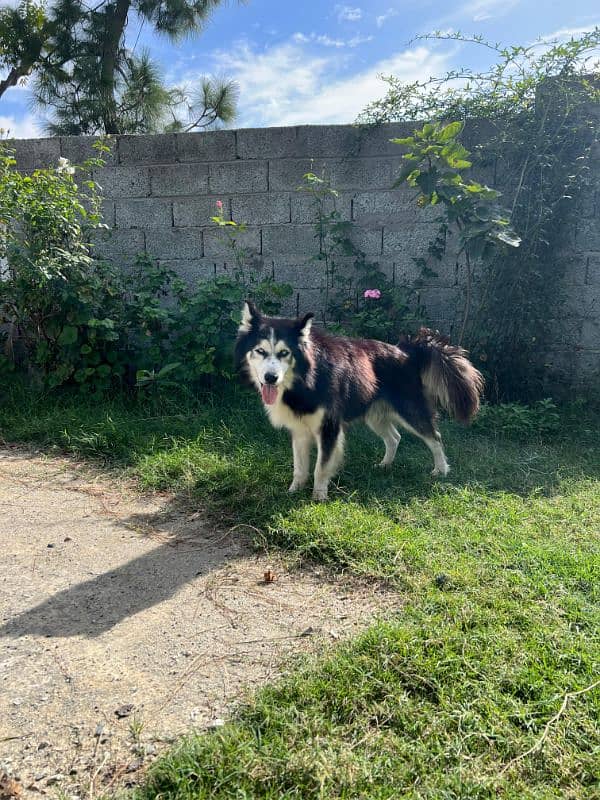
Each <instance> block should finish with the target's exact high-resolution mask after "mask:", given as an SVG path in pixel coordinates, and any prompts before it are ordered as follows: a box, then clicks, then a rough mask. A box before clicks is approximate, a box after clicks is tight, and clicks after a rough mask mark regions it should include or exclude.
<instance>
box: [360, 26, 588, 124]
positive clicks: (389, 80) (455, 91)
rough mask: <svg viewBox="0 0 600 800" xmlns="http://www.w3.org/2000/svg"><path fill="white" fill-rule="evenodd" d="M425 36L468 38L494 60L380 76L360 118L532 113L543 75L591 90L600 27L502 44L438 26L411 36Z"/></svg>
mask: <svg viewBox="0 0 600 800" xmlns="http://www.w3.org/2000/svg"><path fill="white" fill-rule="evenodd" d="M427 40H433V41H435V42H439V41H450V42H458V43H460V44H463V45H469V44H473V45H475V46H476V47H477V48H479V49H483V50H487V51H489V53H491V54H492V57H493V58H494V59H495V62H494V63H493V64H491V66H490V67H489V68H488V69H487V70H482V71H481V72H476V71H474V70H472V69H470V68H469V67H462V68H460V69H458V70H451V71H449V72H447V73H446V74H445V75H442V76H434V77H430V78H428V79H426V80H424V81H414V82H412V83H405V82H403V81H402V80H400V79H399V78H397V77H396V76H394V75H388V76H384V77H383V80H384V82H385V83H386V84H387V86H388V91H387V93H386V95H385V96H384V97H383V98H382V99H380V100H376V101H374V102H373V103H370V104H369V105H368V106H367V108H366V109H365V110H364V111H363V112H362V114H361V115H360V117H359V120H360V122H362V123H365V124H380V123H382V122H397V121H401V122H403V121H406V120H449V119H455V120H463V121H464V120H467V119H489V120H492V121H493V122H500V123H502V122H503V121H509V122H511V123H513V122H514V121H515V120H516V119H522V120H527V119H528V118H529V117H530V115H531V114H532V113H534V114H535V110H536V103H537V101H538V99H539V91H540V87H541V86H542V85H543V84H544V83H546V82H548V81H549V82H554V81H555V79H557V78H560V79H574V85H575V86H578V85H579V86H581V85H584V84H586V85H587V89H588V90H589V91H590V92H591V93H592V94H593V93H594V91H595V90H594V87H593V77H592V76H593V74H594V73H595V72H597V64H596V61H597V48H598V45H599V44H600V27H596V28H594V29H593V30H590V31H588V32H585V33H581V34H580V35H579V36H573V37H572V38H570V39H568V40H567V41H557V40H554V41H549V40H544V39H541V40H539V41H537V42H534V43H533V44H530V45H509V46H506V47H505V46H502V45H501V44H498V43H494V42H489V41H487V40H486V39H484V37H483V36H479V35H475V36H469V35H466V34H464V33H462V32H461V31H452V32H441V31H438V32H435V33H430V34H425V35H423V36H417V37H416V41H427ZM590 78H592V80H590ZM571 88H573V85H572V86H571ZM559 91H560V92H561V94H562V96H563V99H564V100H565V101H566V102H568V103H572V104H573V106H572V107H574V106H577V105H579V103H580V99H581V98H577V97H576V96H571V97H570V94H571V92H570V90H569V87H568V85H566V84H563V86H562V88H559Z"/></svg>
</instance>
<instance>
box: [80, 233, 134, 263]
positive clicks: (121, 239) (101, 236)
mask: <svg viewBox="0 0 600 800" xmlns="http://www.w3.org/2000/svg"><path fill="white" fill-rule="evenodd" d="M143 252H144V232H143V231H141V230H139V229H132V230H118V229H115V230H112V231H96V232H95V233H94V235H93V237H92V253H93V255H94V256H95V257H96V258H105V259H107V260H109V261H115V262H120V261H122V260H123V259H124V258H125V259H128V260H132V259H133V258H134V257H135V256H136V255H138V254H139V253H143Z"/></svg>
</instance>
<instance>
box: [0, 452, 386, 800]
mask: <svg viewBox="0 0 600 800" xmlns="http://www.w3.org/2000/svg"><path fill="white" fill-rule="evenodd" d="M171 500H172V498H168V497H160V496H152V497H140V495H139V494H136V493H135V492H134V491H133V490H131V489H130V488H128V487H126V486H124V485H123V486H121V485H119V484H118V482H116V483H115V482H111V481H110V480H109V478H108V477H106V476H104V477H103V476H95V475H91V474H90V473H89V471H85V470H83V469H82V468H79V467H78V465H76V464H74V463H73V462H72V461H66V460H60V459H51V460H46V459H43V458H42V457H40V456H35V455H32V454H26V453H23V452H22V451H19V450H10V449H4V450H0V542H1V546H2V558H1V561H0V795H2V783H1V776H2V772H3V770H4V772H5V774H7V775H9V776H10V777H11V778H17V779H18V781H19V788H21V789H22V792H23V793H24V794H25V795H29V796H32V797H33V796H35V795H36V794H38V795H39V793H42V794H43V793H47V794H54V793H55V791H56V790H57V789H59V788H60V789H61V790H62V791H64V792H66V793H68V794H69V795H71V796H75V797H93V796H95V795H97V794H100V793H101V792H102V791H105V790H106V788H107V787H109V786H111V785H116V784H119V785H123V783H127V781H134V780H135V777H136V773H138V774H139V770H140V769H142V768H143V766H144V764H147V763H148V761H149V760H150V759H151V758H152V757H153V756H154V755H155V754H156V753H158V752H160V750H161V749H163V748H164V747H166V746H167V744H168V742H170V741H172V739H173V737H174V736H176V735H177V734H180V733H183V732H189V731H190V730H191V729H192V728H196V729H203V728H206V727H209V726H211V725H212V726H214V725H219V724H220V723H221V720H222V718H223V717H224V716H226V714H227V712H228V710H229V709H230V708H231V706H232V704H233V703H234V701H235V700H236V699H237V698H239V697H240V694H241V693H242V692H243V691H244V690H245V689H247V688H249V687H253V686H256V685H258V684H261V683H264V682H266V681H268V680H272V679H274V678H275V677H276V676H277V674H278V673H279V670H280V669H281V665H282V664H284V663H285V657H286V656H288V655H289V654H291V653H294V652H299V651H303V650H307V649H310V648H314V647H318V646H320V645H322V643H323V641H333V640H335V639H337V638H339V637H344V636H346V635H350V634H352V633H355V632H356V631H357V630H358V628H359V627H360V626H362V625H364V624H365V623H366V622H368V621H369V620H370V619H372V617H373V615H374V614H376V613H381V612H385V609H386V608H390V607H392V606H394V605H396V604H397V603H398V598H397V597H395V596H394V595H392V594H386V593H381V592H378V591H377V590H376V589H375V588H373V589H369V588H368V587H365V588H362V589H361V588H360V587H356V586H355V585H354V586H351V585H349V584H342V583H340V582H334V583H332V582H330V581H328V580H326V578H324V577H322V576H320V575H319V574H314V573H298V572H294V573H293V574H290V573H288V572H286V570H285V568H284V567H283V566H282V565H281V564H277V563H276V564H274V565H273V564H272V562H270V563H267V561H266V559H265V557H264V556H263V557H259V556H256V555H255V554H253V553H252V552H251V551H250V549H249V548H248V546H247V543H246V542H245V541H244V539H243V537H242V536H241V532H240V531H233V532H230V533H227V532H226V531H225V532H224V531H215V530H213V529H211V528H210V527H209V526H208V525H207V524H206V522H205V521H204V519H203V516H202V514H200V513H195V514H194V513H191V512H190V511H189V510H188V511H187V512H186V513H184V512H182V511H179V512H177V511H174V510H173V503H172V502H171ZM268 566H273V568H274V570H275V573H276V575H277V580H276V581H275V582H272V583H265V582H264V580H263V574H264V571H265V569H266V568H267V567H268Z"/></svg>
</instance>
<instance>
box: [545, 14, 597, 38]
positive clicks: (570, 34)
mask: <svg viewBox="0 0 600 800" xmlns="http://www.w3.org/2000/svg"><path fill="white" fill-rule="evenodd" d="M596 27H600V19H599V20H598V22H591V23H590V24H589V25H582V26H581V27H579V28H560V30H558V31H553V32H552V33H545V34H544V35H543V36H540V42H553V41H555V40H558V41H564V40H565V39H573V38H575V39H577V38H578V37H579V36H582V35H583V34H584V33H589V32H590V31H593V30H594V28H596Z"/></svg>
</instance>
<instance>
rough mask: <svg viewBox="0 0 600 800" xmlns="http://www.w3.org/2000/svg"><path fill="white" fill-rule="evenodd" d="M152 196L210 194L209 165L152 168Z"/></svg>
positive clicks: (175, 165)
mask: <svg viewBox="0 0 600 800" xmlns="http://www.w3.org/2000/svg"><path fill="white" fill-rule="evenodd" d="M150 181H151V191H152V195H153V196H155V197H173V196H177V195H182V194H187V195H198V194H206V192H208V164H168V165H164V166H160V167H150Z"/></svg>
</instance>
